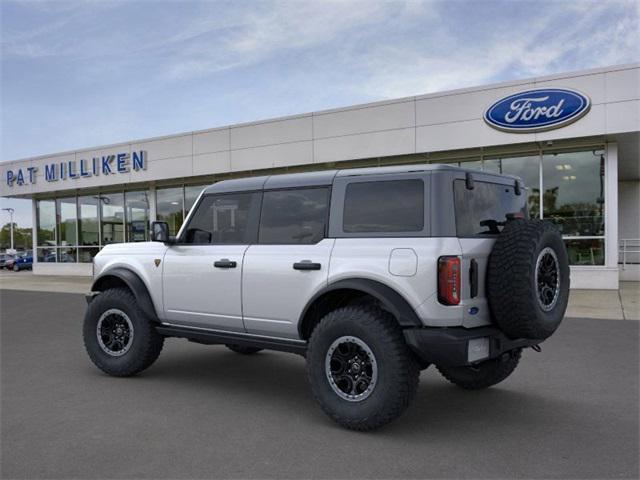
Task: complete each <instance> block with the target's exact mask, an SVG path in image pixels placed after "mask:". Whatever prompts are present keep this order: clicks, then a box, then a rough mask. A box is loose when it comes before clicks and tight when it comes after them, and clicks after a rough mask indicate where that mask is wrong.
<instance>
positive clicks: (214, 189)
mask: <svg viewBox="0 0 640 480" xmlns="http://www.w3.org/2000/svg"><path fill="white" fill-rule="evenodd" d="M444 170H455V171H459V172H471V173H476V174H479V175H483V176H484V175H488V176H493V177H498V178H505V177H507V178H518V177H515V176H513V175H501V174H497V173H492V172H481V171H479V170H474V169H470V168H461V167H457V166H455V165H450V164H425V163H419V164H410V165H394V166H389V167H367V168H350V169H342V170H320V171H315V172H304V173H286V174H281V175H265V176H260V177H245V178H236V179H232V180H223V181H221V182H217V183H214V184H213V185H210V186H209V187H206V188H205V190H204V193H228V192H241V191H251V190H263V189H272V188H294V187H315V186H323V185H331V184H332V183H333V180H334V178H336V177H353V176H362V175H384V174H394V173H410V172H428V171H444Z"/></svg>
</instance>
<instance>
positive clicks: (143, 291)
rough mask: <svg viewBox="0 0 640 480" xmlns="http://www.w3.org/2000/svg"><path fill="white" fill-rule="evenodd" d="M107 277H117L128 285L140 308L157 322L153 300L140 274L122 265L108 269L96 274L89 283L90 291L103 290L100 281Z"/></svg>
mask: <svg viewBox="0 0 640 480" xmlns="http://www.w3.org/2000/svg"><path fill="white" fill-rule="evenodd" d="M109 277H113V278H117V279H118V280H121V281H122V282H124V283H125V285H127V287H129V290H131V292H132V293H133V295H134V297H136V302H137V303H138V306H139V307H140V310H142V312H143V313H144V314H145V315H146V316H147V317H148V318H150V319H151V320H153V321H155V322H159V321H160V320H159V319H158V315H157V313H156V309H155V307H154V305H153V300H151V295H150V294H149V290H148V289H147V286H146V285H145V283H144V282H143V281H142V279H141V278H140V276H139V275H138V274H137V273H135V272H134V271H133V270H129V269H128V268H124V267H115V268H112V269H109V270H107V271H105V272H103V273H101V274H100V275H98V276H97V277H96V278H95V280H94V281H93V284H92V285H91V291H92V292H101V291H104V288H102V286H101V283H103V282H105V280H107V279H108V278H109Z"/></svg>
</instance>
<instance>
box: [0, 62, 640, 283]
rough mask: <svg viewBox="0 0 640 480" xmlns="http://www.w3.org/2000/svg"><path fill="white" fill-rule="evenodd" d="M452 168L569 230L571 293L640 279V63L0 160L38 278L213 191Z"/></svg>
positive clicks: (85, 269) (77, 271)
mask: <svg viewBox="0 0 640 480" xmlns="http://www.w3.org/2000/svg"><path fill="white" fill-rule="evenodd" d="M411 163H415V164H426V163H448V164H459V165H460V166H463V167H467V168H472V169H477V170H483V171H488V172H499V173H507V174H513V175H518V176H520V177H521V178H522V179H523V180H524V183H525V185H526V195H527V200H528V206H529V212H530V215H531V216H533V217H538V218H545V219H549V220H551V221H553V222H555V223H556V224H557V225H558V226H559V227H560V229H561V231H562V233H563V236H564V239H565V242H566V245H567V249H568V252H569V259H570V263H571V277H572V278H571V282H572V287H573V288H604V289H616V288H618V283H619V281H620V280H636V281H638V280H640V254H639V253H638V250H640V247H639V245H640V64H633V65H620V66H613V67H607V68H599V69H593V70H586V71H580V72H571V73H566V74H560V75H554V76H548V77H540V78H531V79H524V80H517V81H512V82H506V83H500V84H494V85H485V86H480V87H474V88H467V89H462V90H452V91H446V92H439V93H433V94H428V95H421V96H415V97H407V98H400V99H397V100H389V101H382V102H376V103H370V104H365V105H354V106H350V107H346V108H337V109H333V110H325V111H319V112H312V113H304V114H300V115H293V116H289V117H284V118H276V119H270V120H261V121H257V122H252V123H244V124H238V125H230V126H225V127H218V128H212V129H209V130H201V131H196V132H188V133H179V134H176V135H169V136H164V137H157V138H150V139H143V140H131V141H126V142H122V143H118V144H114V145H107V146H100V147H96V148H86V149H81V150H74V151H70V152H64V153H56V154H51V155H43V156H39V157H34V158H27V159H23V160H16V161H11V162H5V163H2V164H0V175H1V178H2V181H1V183H0V196H3V197H15V198H29V199H32V202H33V248H34V252H35V253H36V255H34V268H33V269H34V273H36V274H43V275H47V274H68V275H90V274H91V259H92V257H93V256H94V255H95V254H96V253H97V252H98V251H99V250H100V248H102V247H103V246H104V245H107V244H109V243H114V242H127V241H129V242H137V241H145V240H148V238H149V222H150V221H151V220H162V221H166V222H167V223H168V224H169V226H170V229H171V231H172V233H174V234H175V233H176V232H177V231H178V229H179V228H180V226H181V224H182V221H183V219H184V218H185V216H186V214H187V213H188V212H189V209H190V208H191V207H192V206H193V204H194V201H195V199H196V197H197V195H198V194H199V192H200V190H201V189H202V187H203V186H204V185H209V184H211V183H214V182H217V181H220V180H224V179H228V178H238V177H246V176H253V175H266V174H280V173H288V172H304V171H313V170H325V169H336V168H353V167H363V166H367V167H369V166H382V165H394V164H411Z"/></svg>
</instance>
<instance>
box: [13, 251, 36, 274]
mask: <svg viewBox="0 0 640 480" xmlns="http://www.w3.org/2000/svg"><path fill="white" fill-rule="evenodd" d="M32 268H33V255H32V254H31V253H23V254H22V255H20V256H18V257H16V258H15V260H14V262H13V271H14V272H19V271H20V270H31V269H32Z"/></svg>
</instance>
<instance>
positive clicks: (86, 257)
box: [78, 247, 100, 263]
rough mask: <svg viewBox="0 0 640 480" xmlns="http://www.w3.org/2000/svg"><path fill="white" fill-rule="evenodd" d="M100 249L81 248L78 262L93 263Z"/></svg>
mask: <svg viewBox="0 0 640 480" xmlns="http://www.w3.org/2000/svg"><path fill="white" fill-rule="evenodd" d="M99 251H100V249H99V248H98V247H81V248H79V249H78V262H81V263H91V261H92V260H93V257H95V256H96V255H97V254H98V252H99Z"/></svg>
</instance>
